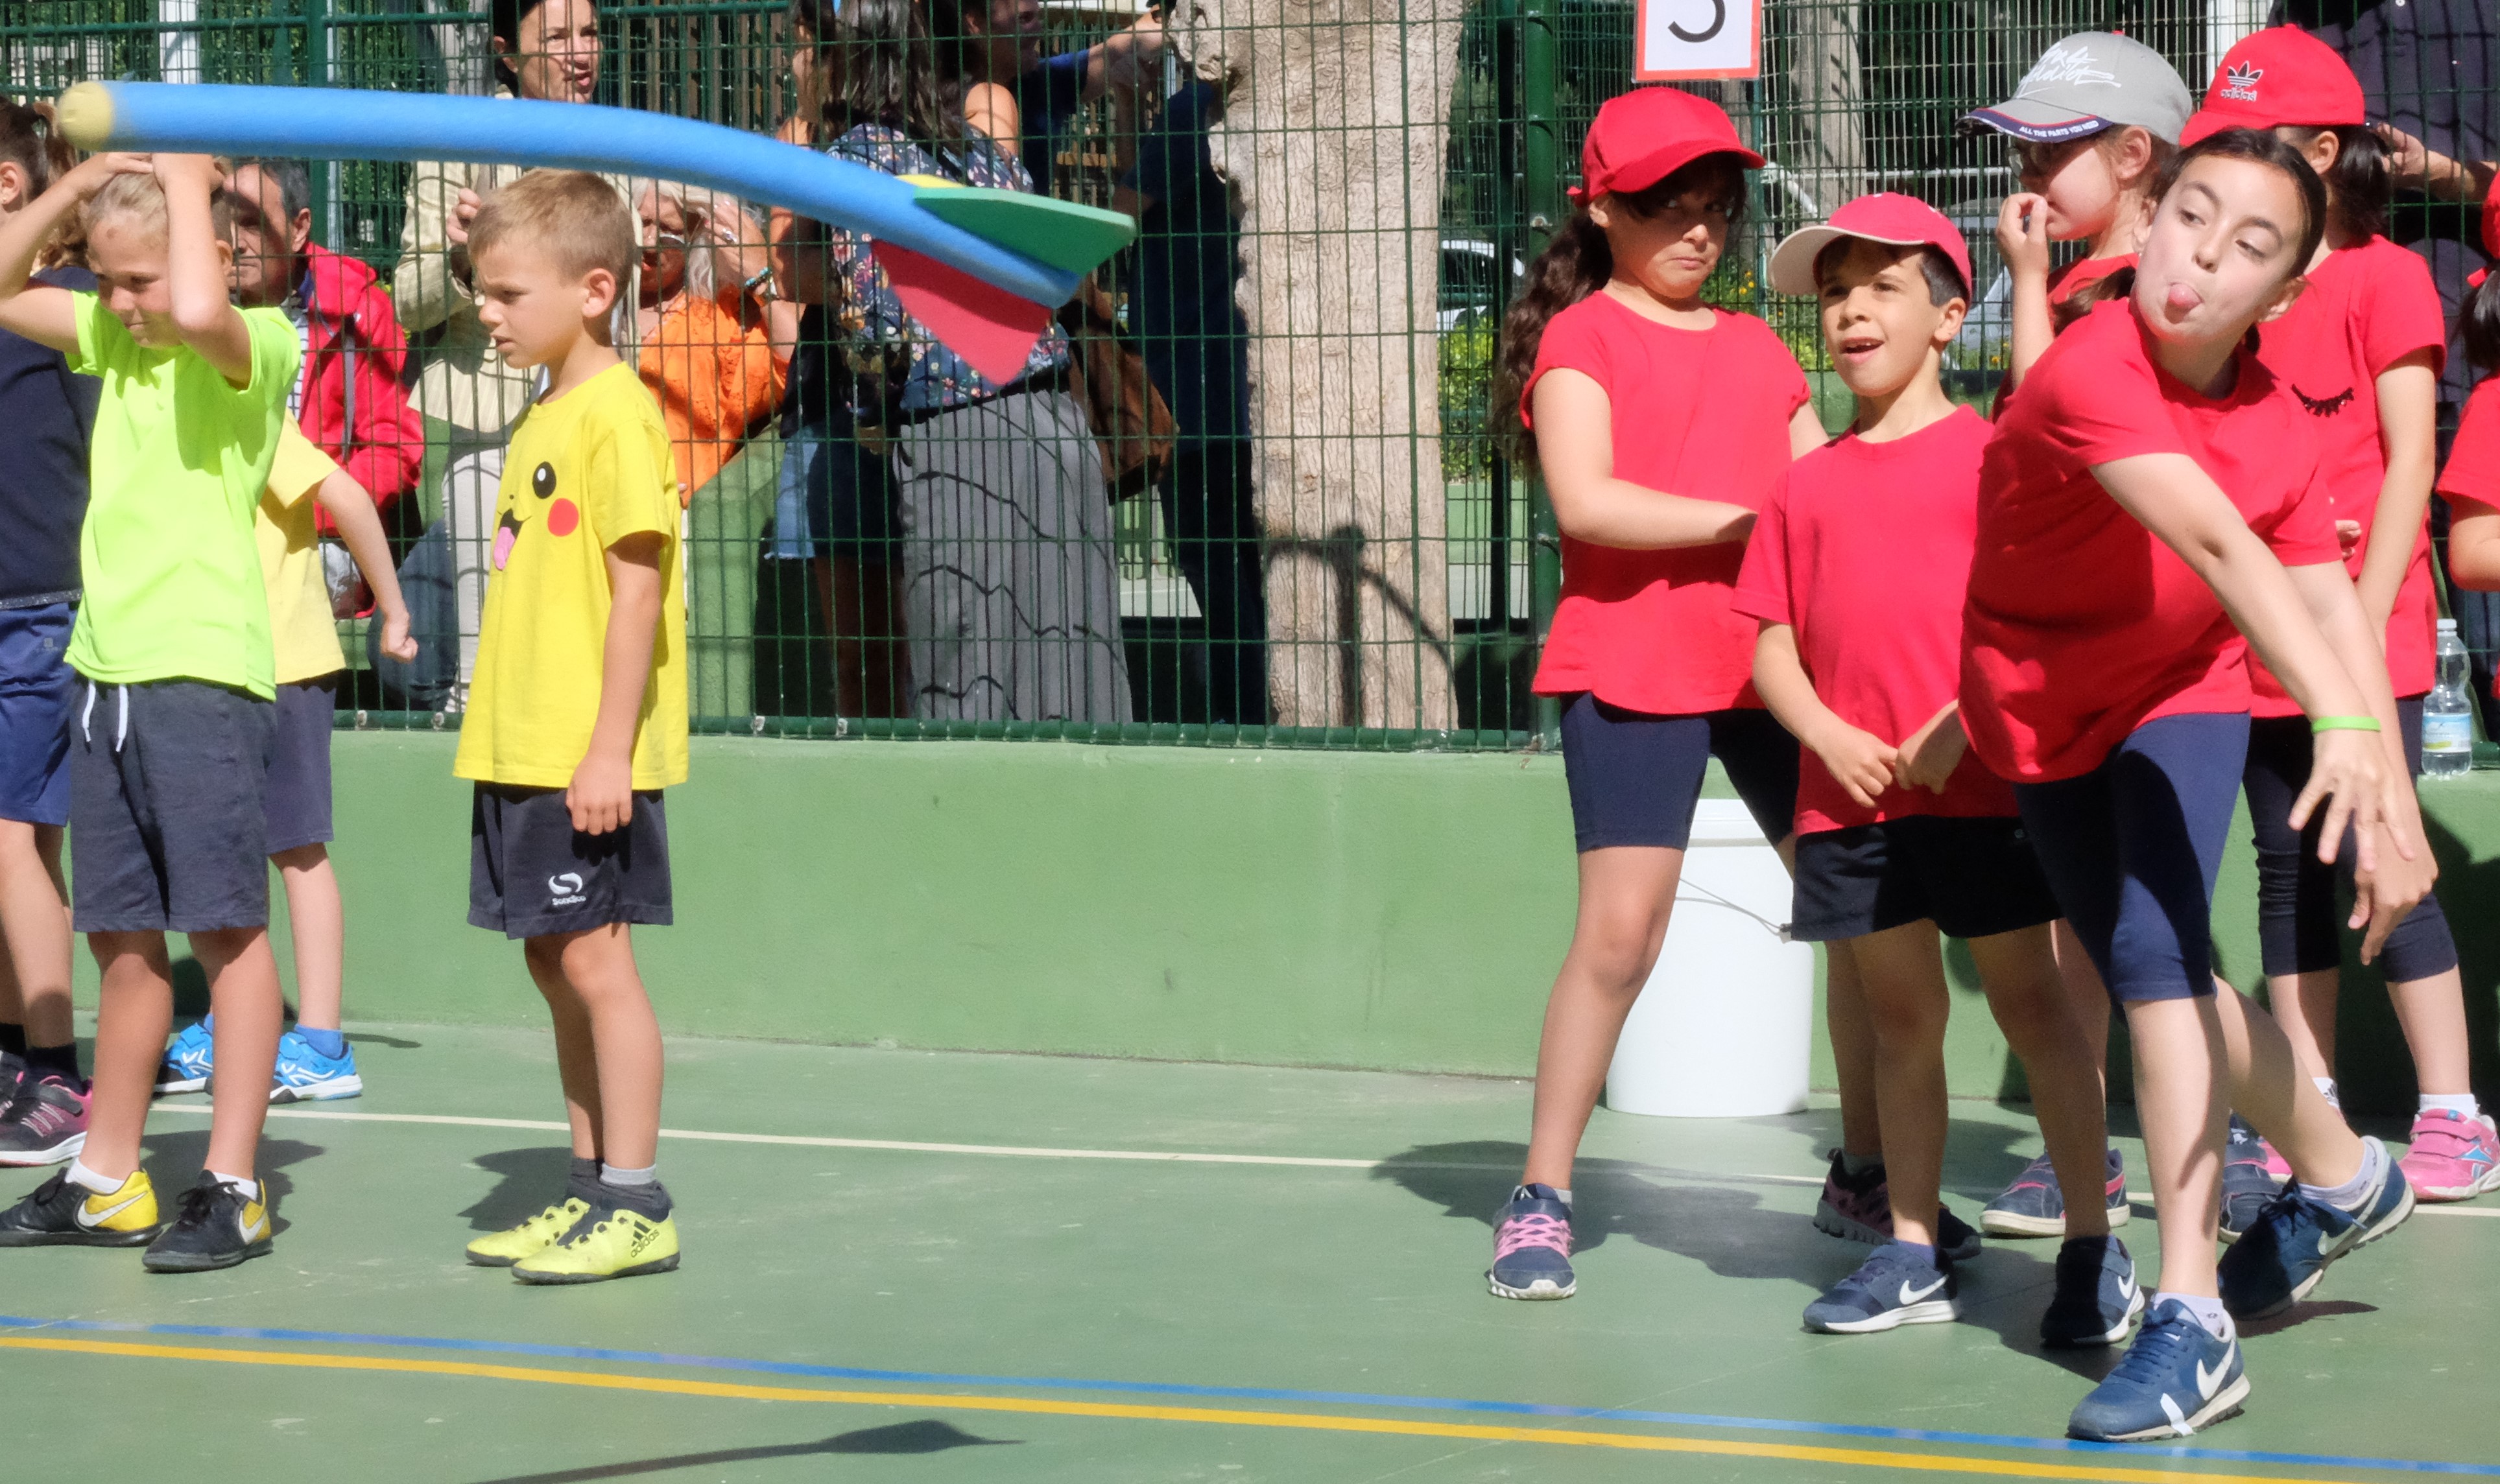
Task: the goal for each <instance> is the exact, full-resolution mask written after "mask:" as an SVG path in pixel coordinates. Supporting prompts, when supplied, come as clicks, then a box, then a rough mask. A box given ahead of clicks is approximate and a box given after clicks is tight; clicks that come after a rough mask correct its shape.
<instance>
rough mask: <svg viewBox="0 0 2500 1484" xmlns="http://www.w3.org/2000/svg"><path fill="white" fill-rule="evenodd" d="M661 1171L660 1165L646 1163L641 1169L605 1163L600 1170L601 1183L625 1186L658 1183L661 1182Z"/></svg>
mask: <svg viewBox="0 0 2500 1484" xmlns="http://www.w3.org/2000/svg"><path fill="white" fill-rule="evenodd" d="M659 1172H660V1167H659V1166H658V1165H644V1166H643V1167H642V1168H641V1169H640V1170H619V1169H617V1168H616V1167H615V1166H614V1165H605V1166H602V1167H601V1168H600V1171H599V1183H601V1184H603V1185H624V1186H634V1185H656V1184H658V1183H659V1182H660V1173H659Z"/></svg>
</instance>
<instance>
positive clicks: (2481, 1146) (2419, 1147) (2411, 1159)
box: [2396, 1108, 2500, 1201]
mask: <svg viewBox="0 0 2500 1484" xmlns="http://www.w3.org/2000/svg"><path fill="white" fill-rule="evenodd" d="M2412 1142H2413V1147H2411V1148H2409V1149H2407V1150H2406V1151H2405V1157H2404V1158H2403V1159H2400V1160H2398V1161H2397V1162H2396V1167H2397V1168H2398V1169H2400V1170H2402V1171H2404V1172H2405V1179H2406V1181H2407V1182H2408V1183H2410V1184H2411V1185H2412V1186H2413V1187H2414V1194H2415V1195H2417V1196H2418V1197H2420V1198H2421V1199H2422V1200H2425V1201H2471V1200H2473V1199H2474V1198H2475V1197H2476V1196H2479V1195H2481V1194H2483V1193H2484V1191H2487V1190H2500V1131H2495V1129H2494V1127H2493V1124H2492V1121H2491V1115H2490V1114H2489V1113H2484V1115H2483V1116H2482V1117H2479V1118H2469V1117H2467V1116H2465V1114H2463V1113H2458V1112H2457V1111H2455V1110H2454V1109H2452V1108H2434V1109H2431V1110H2430V1111H2429V1112H2427V1113H2422V1114H2421V1115H2420V1116H2418V1117H2417V1118H2415V1119H2414V1131H2413V1141H2412Z"/></svg>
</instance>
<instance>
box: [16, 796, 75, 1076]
mask: <svg viewBox="0 0 2500 1484" xmlns="http://www.w3.org/2000/svg"><path fill="white" fill-rule="evenodd" d="M61 835H62V830H61V828H60V826H59V825H56V824H28V823H22V822H20V821H17V820H0V948H5V952H0V1021H6V1022H8V1023H9V1024H12V1025H22V1026H24V1027H25V1028H26V1044H27V1045H28V1046H68V1045H69V1044H70V1043H71V1041H72V1039H73V1036H72V1032H71V1028H70V915H69V890H68V888H67V887H65V886H64V885H63V884H62V881H61Z"/></svg>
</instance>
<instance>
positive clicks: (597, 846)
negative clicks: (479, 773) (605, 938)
mask: <svg viewBox="0 0 2500 1484" xmlns="http://www.w3.org/2000/svg"><path fill="white" fill-rule="evenodd" d="M674 915H675V914H674V907H673V905H672V902H671V897H670V891H669V818H668V813H667V811H666V810H665V809H664V808H663V807H662V806H661V802H660V790H657V789H652V790H647V791H638V792H637V793H635V795H634V815H633V818H632V819H631V820H629V821H628V822H627V823H626V825H625V827H624V828H623V829H618V830H611V831H609V833H607V834H604V835H585V834H582V833H580V832H578V831H576V829H575V828H574V827H573V813H572V811H571V810H570V809H568V808H567V807H566V806H565V802H564V790H562V789H524V788H520V787H517V786H515V785H511V784H489V783H481V784H479V785H477V795H476V797H475V799H474V800H473V801H472V803H471V804H470V808H469V924H470V925H471V926H472V927H485V928H491V929H493V930H495V931H497V932H500V933H502V934H503V935H504V936H505V937H507V938H543V937H547V936H549V935H551V934H554V933H578V932H587V931H588V930H590V929H591V928H594V927H606V926H608V925H609V923H611V922H627V923H642V924H645V925H648V926H654V927H666V926H667V925H668V924H669V923H670V921H671V920H672V919H674Z"/></svg>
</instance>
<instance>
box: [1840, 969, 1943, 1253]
mask: <svg viewBox="0 0 2500 1484" xmlns="http://www.w3.org/2000/svg"><path fill="white" fill-rule="evenodd" d="M1849 946H1850V949H1851V950H1852V955H1853V956H1854V957H1855V958H1856V960H1857V965H1858V974H1859V988H1860V990H1861V991H1862V993H1863V994H1864V997H1865V1008H1866V1016H1867V1020H1868V1023H1869V1024H1870V1025H1871V1026H1872V1027H1873V1034H1874V1040H1875V1058H1874V1061H1875V1067H1874V1083H1875V1085H1874V1092H1875V1111H1876V1115H1877V1116H1878V1117H1879V1118H1880V1119H1881V1120H1882V1124H1881V1126H1882V1129H1883V1138H1884V1174H1885V1178H1886V1179H1887V1180H1888V1181H1889V1182H1890V1186H1891V1204H1892V1238H1893V1240H1894V1241H1896V1242H1913V1243H1918V1244H1922V1245H1925V1246H1934V1245H1935V1244H1936V1222H1937V1220H1938V1215H1937V1211H1938V1204H1939V1203H1938V1196H1939V1192H1940V1191H1941V1189H1942V1187H1943V1183H1944V1159H1945V1125H1946V1121H1947V1115H1946V1111H1945V1016H1946V1015H1947V1013H1948V1012H1949V1011H1950V1010H1951V1008H1952V1001H1951V997H1950V995H1949V993H1948V991H1947V990H1946V988H1945V964H1944V957H1943V954H1942V952H1941V951H1940V948H1939V945H1938V942H1937V938H1936V925H1935V924H1934V923H1933V922H1929V921H1926V920H1924V919H1921V920H1919V921H1916V922H1909V923H1904V924H1903V925H1901V926H1899V927H1892V928H1887V929H1885V930H1884V931H1882V932H1880V933H1869V934H1867V935H1866V936H1865V937H1862V938H1852V939H1850V940H1849Z"/></svg>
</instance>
